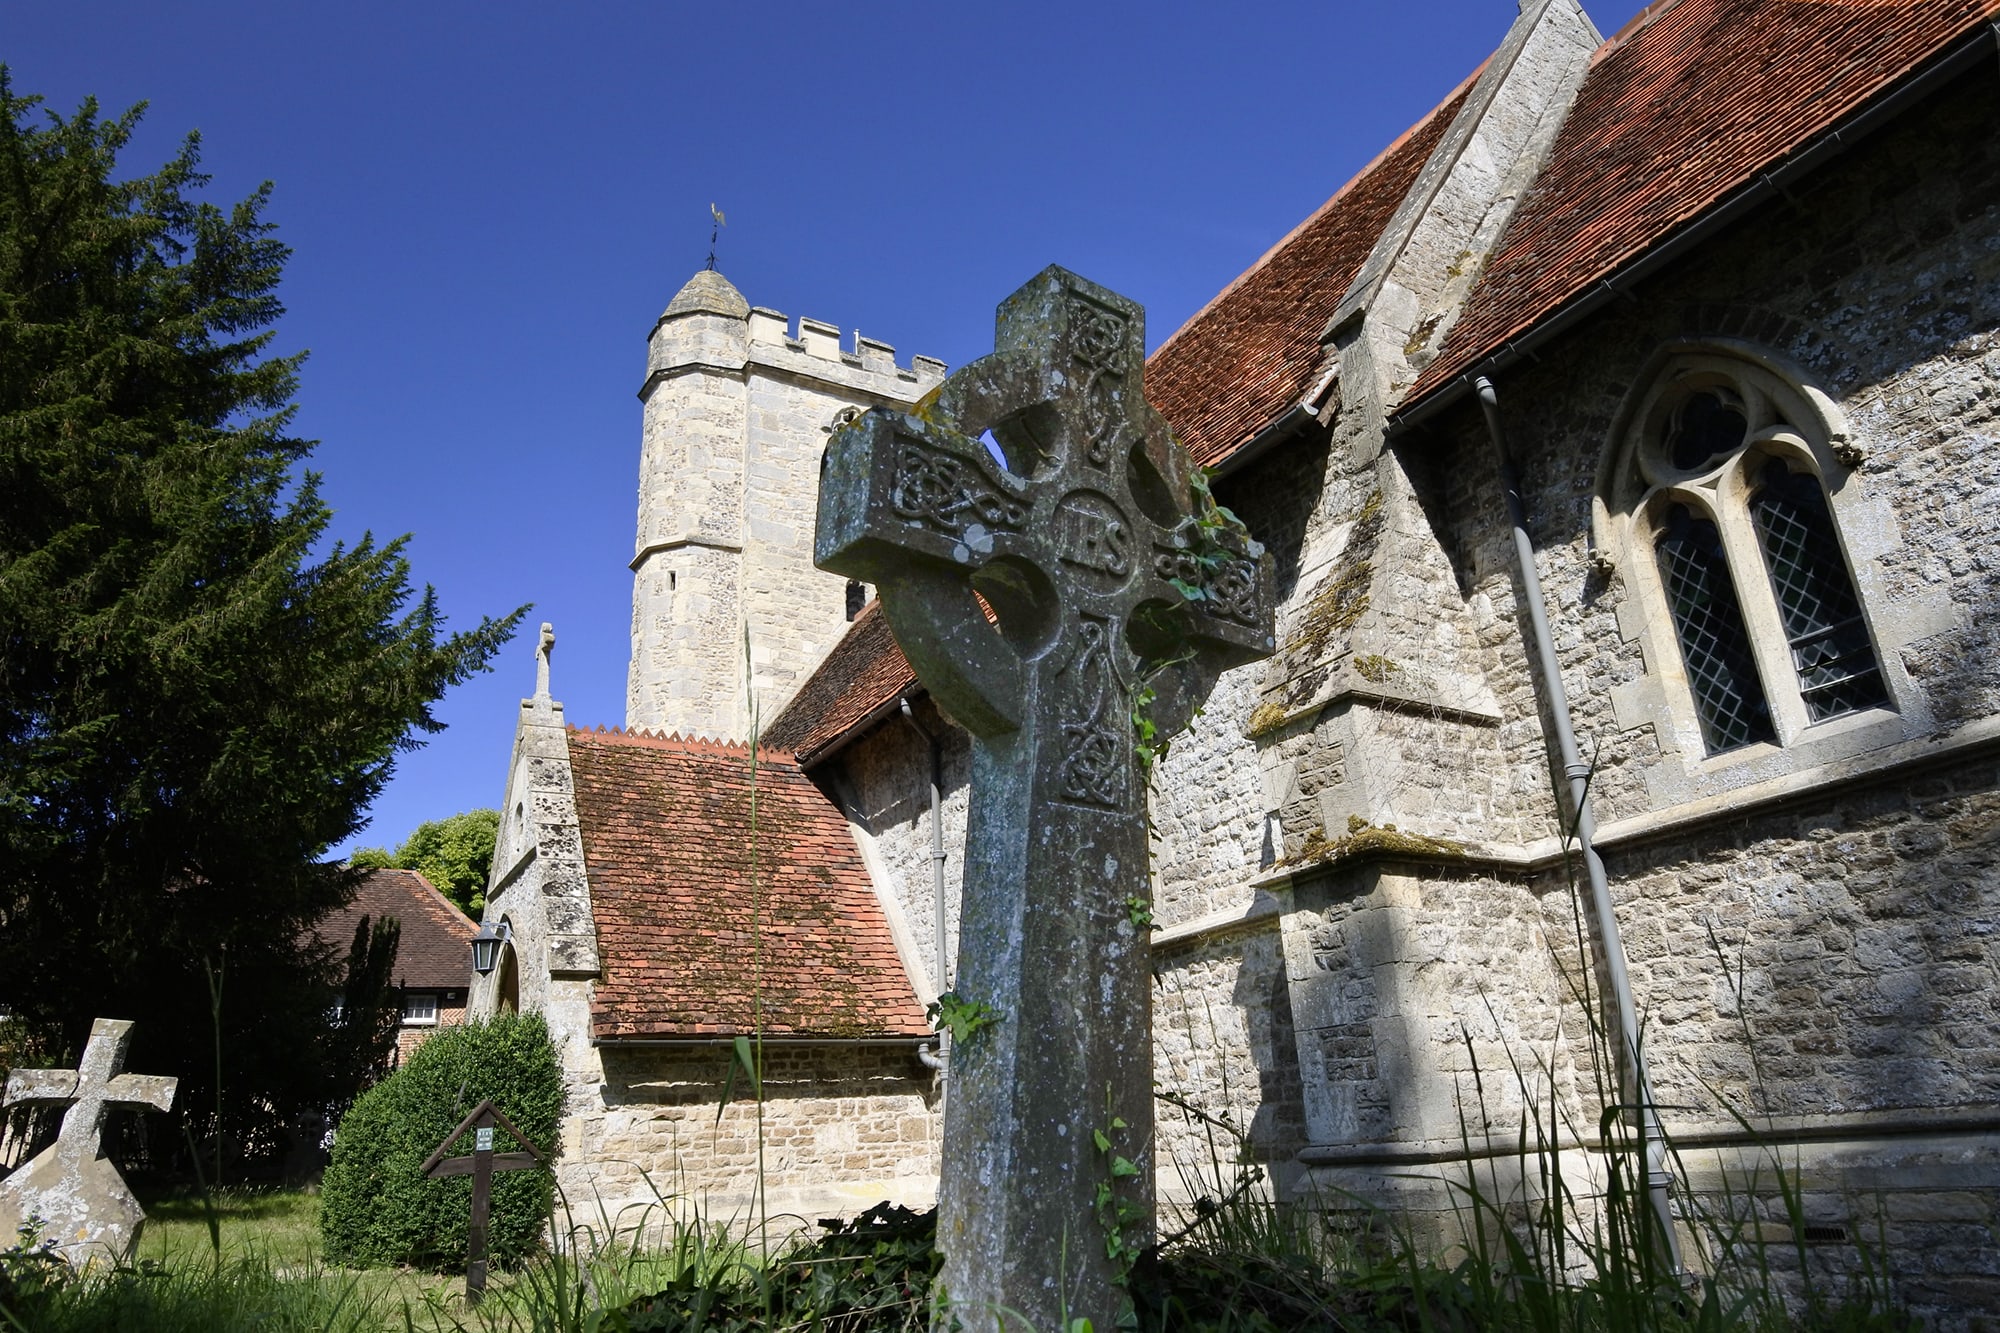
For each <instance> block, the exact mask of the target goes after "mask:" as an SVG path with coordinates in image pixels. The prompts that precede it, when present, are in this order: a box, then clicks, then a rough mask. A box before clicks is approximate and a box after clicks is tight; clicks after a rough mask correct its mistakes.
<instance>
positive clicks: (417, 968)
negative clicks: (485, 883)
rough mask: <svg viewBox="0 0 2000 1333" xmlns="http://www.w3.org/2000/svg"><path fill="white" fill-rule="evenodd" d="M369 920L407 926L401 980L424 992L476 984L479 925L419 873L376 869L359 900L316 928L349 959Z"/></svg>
mask: <svg viewBox="0 0 2000 1333" xmlns="http://www.w3.org/2000/svg"><path fill="white" fill-rule="evenodd" d="M363 916H366V917H368V919H369V920H370V921H380V920H381V919H382V918H383V917H385V916H393V917H395V918H396V920H397V921H399V922H400V923H402V927H403V935H402V940H401V942H400V943H398V944H397V946H396V973H395V981H396V983H397V984H398V985H402V986H409V987H411V988H413V989H418V990H457V991H462V990H464V989H466V988H467V987H468V986H470V985H471V984H472V937H473V936H474V935H476V934H478V933H479V927H478V926H476V925H474V924H473V922H472V920H471V918H469V917H467V916H466V915H465V913H463V912H461V911H459V910H458V909H457V908H456V907H453V906H452V905H451V902H450V900H449V899H447V898H446V897H445V896H444V895H443V894H442V893H439V892H438V891H437V890H436V889H434V888H432V887H431V882H430V881H429V880H427V879H425V878H424V877H423V876H422V875H419V874H418V873H417V872H416V871H414V870H371V871H369V872H368V877H367V878H366V879H364V880H362V881H361V888H360V891H359V892H357V893H356V894H355V895H354V901H353V902H351V903H349V904H348V905H347V906H346V907H344V908H342V909H341V910H340V911H338V912H334V913H332V914H330V915H328V916H327V917H326V918H325V919H324V920H322V921H321V922H320V923H319V925H317V926H316V927H314V928H313V934H315V935H317V936H319V938H320V939H322V940H324V941H325V942H326V943H327V944H328V945H329V946H331V947H332V949H333V950H334V953H335V955H336V956H337V957H340V958H345V957H347V951H348V949H349V948H350V947H352V945H353V944H354V927H355V925H356V924H357V923H358V922H359V921H360V920H361V918H362V917H363Z"/></svg>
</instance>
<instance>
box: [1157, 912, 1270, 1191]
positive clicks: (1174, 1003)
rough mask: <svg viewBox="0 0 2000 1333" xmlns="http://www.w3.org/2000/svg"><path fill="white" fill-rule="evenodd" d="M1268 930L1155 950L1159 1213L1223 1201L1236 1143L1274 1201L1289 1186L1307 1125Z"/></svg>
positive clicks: (1258, 926)
mask: <svg viewBox="0 0 2000 1333" xmlns="http://www.w3.org/2000/svg"><path fill="white" fill-rule="evenodd" d="M1277 924H1278V923H1277V921H1276V919H1275V918H1273V917H1266V918H1264V919H1262V920H1261V921H1259V922H1257V923H1255V924H1254V925H1252V926H1249V927H1247V928H1243V929H1237V930H1231V931H1227V932H1219V933H1215V934H1211V935H1205V936H1198V937H1194V938H1190V939H1188V940H1186V941H1184V942H1179V943H1155V945H1154V949H1153V974H1154V977H1155V978H1156V981H1157V984H1156V985H1155V986H1154V988H1153V1080H1154V1083H1155V1085H1156V1086H1157V1087H1159V1088H1161V1089H1163V1090H1165V1091H1168V1092H1170V1093H1172V1094H1173V1096H1174V1098H1175V1100H1174V1101H1173V1102H1162V1103H1161V1104H1160V1105H1159V1106H1158V1107H1156V1108H1155V1109H1156V1114H1157V1119H1156V1122H1155V1133H1156V1134H1157V1136H1158V1143H1157V1147H1156V1149H1155V1153H1154V1158H1155V1161H1156V1162H1157V1164H1158V1174H1159V1186H1160V1192H1161V1197H1162V1198H1163V1199H1164V1200H1166V1201H1168V1203H1169V1204H1176V1203H1184V1202H1186V1201H1188V1200H1190V1199H1194V1198H1200V1197H1201V1196H1202V1195H1204V1194H1206V1195H1208V1196H1209V1197H1211V1198H1218V1197H1220V1196H1221V1195H1222V1194H1224V1193H1226V1192H1227V1190H1228V1187H1229V1184H1230V1182H1231V1181H1232V1180H1233V1178H1234V1171H1235V1167H1236V1165H1237V1161H1238V1146H1239V1142H1247V1144H1248V1145H1249V1148H1250V1152H1251V1155H1252V1158H1253V1160H1255V1161H1256V1162H1258V1163H1262V1164H1264V1165H1265V1166H1266V1168H1267V1170H1270V1171H1272V1172H1273V1173H1274V1174H1276V1175H1278V1176H1279V1177H1281V1178H1280V1179H1277V1180H1274V1181H1273V1182H1272V1184H1273V1185H1274V1186H1275V1187H1276V1188H1277V1189H1278V1190H1279V1191H1280V1192H1285V1191H1287V1190H1288V1189H1289V1187H1290V1185H1291V1183H1292V1179H1291V1177H1292V1172H1293V1170H1294V1167H1293V1163H1292V1156H1293V1154H1294V1153H1296V1152H1297V1151H1298V1149H1299V1148H1300V1147H1301V1146H1303V1144H1304V1143H1305V1124H1304V1107H1303V1105H1302V1104H1301V1101H1300V1098H1299V1073H1298V1056H1297V1052H1298V1044H1297V1039H1296V1036H1295V1034H1294V1032H1293V1027H1292V1006H1291V999H1290V995H1289V992H1288V989H1287V985H1286V977H1285V958H1284V947H1283V941H1282V939H1281V938H1280V934H1279V931H1278V929H1277ZM1217 1122H1220V1123H1217Z"/></svg>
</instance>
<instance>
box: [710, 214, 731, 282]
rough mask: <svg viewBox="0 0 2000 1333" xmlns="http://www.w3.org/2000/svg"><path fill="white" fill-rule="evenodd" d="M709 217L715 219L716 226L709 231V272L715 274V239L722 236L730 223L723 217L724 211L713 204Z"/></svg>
mask: <svg viewBox="0 0 2000 1333" xmlns="http://www.w3.org/2000/svg"><path fill="white" fill-rule="evenodd" d="M708 215H709V217H711V218H713V219H715V225H714V226H712V227H710V228H709V229H708V271H709V272H710V273H713V272H715V238H716V237H717V236H719V235H721V234H722V229H723V228H724V227H726V226H728V225H729V222H728V219H726V218H724V217H723V216H722V210H721V209H719V208H717V207H716V206H715V205H714V204H713V203H711V204H710V205H709V206H708Z"/></svg>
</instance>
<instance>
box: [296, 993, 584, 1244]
mask: <svg viewBox="0 0 2000 1333" xmlns="http://www.w3.org/2000/svg"><path fill="white" fill-rule="evenodd" d="M487 1097H490V1098H492V1099H493V1104H494V1105H495V1106H497V1107H499V1108H500V1110H501V1111H502V1112H503V1113H504V1114H505V1115H506V1116H507V1118H508V1119H509V1120H511V1121H513V1122H514V1125H515V1126H516V1128H518V1129H519V1130H520V1131H521V1132H522V1133H523V1134H525V1135H527V1136H528V1138H529V1139H531V1140H532V1141H533V1142H534V1145H535V1147H536V1148H538V1149H540V1150H541V1151H542V1153H543V1154H544V1155H547V1154H548V1153H550V1151H551V1150H552V1149H553V1148H554V1146H555V1137H556V1124H557V1121H558V1119H559V1118H560V1117H561V1114H562V1100H563V1090H562V1071H561V1069H560V1068H559V1067H558V1065H557V1063H556V1051H555V1046H554V1045H553V1044H552V1043H551V1042H550V1041H549V1030H548V1027H547V1025H546V1024H544V1023H543V1022H542V1019H541V1016H540V1015H539V1014H525V1015H522V1016H520V1017H514V1016H511V1015H510V1016H504V1017H501V1018H496V1019H494V1020H492V1021H491V1022H487V1023H469V1024H466V1025H465V1026H464V1027H449V1028H440V1029H439V1030H438V1031H437V1032H435V1033H433V1034H432V1035H431V1037H430V1039H429V1040H428V1041H426V1042H425V1043H424V1044H423V1045H422V1046H420V1047H418V1048H417V1051H416V1053H415V1054H414V1055H412V1056H411V1057H410V1058H409V1060H408V1061H407V1062H406V1063H405V1064H404V1065H403V1067H402V1068H401V1069H399V1070H397V1071H396V1072H395V1073H393V1074H391V1075H389V1077H388V1078H385V1079H383V1080H382V1081H381V1082H380V1083H378V1084H376V1085H375V1086H374V1087H373V1088H370V1089H369V1090H368V1091H367V1092H365V1093H363V1094H362V1095H361V1098H360V1100H358V1101H356V1102H355V1103H354V1106H353V1109H351V1110H350V1111H348V1113H347V1114H346V1116H344V1117H343V1118H342V1119H341V1122H340V1128H339V1130H338V1131H337V1133H336V1134H335V1137H334V1143H333V1160H332V1161H331V1162H330V1163H328V1165H327V1168H326V1176H325V1179H324V1180H322V1181H321V1183H320V1205H319V1207H320V1219H319V1225H320V1236H321V1240H322V1242H323V1244H324V1245H325V1247H326V1258H327V1261H328V1262H329V1263H338V1264H350V1265H359V1266H364V1267H373V1266H377V1265H384V1264H412V1265H415V1266H417V1267H421V1268H432V1269H439V1270H444V1269H451V1268H462V1267H464V1266H465V1246H466V1227H467V1224H468V1223H469V1221H470V1219H471V1213H472V1177H471V1176H447V1177H445V1178H443V1179H440V1180H426V1179H425V1178H424V1177H423V1176H422V1175H421V1174H420V1173H419V1171H418V1168H419V1167H420V1166H422V1165H423V1162H424V1159H425V1158H426V1157H428V1156H430V1155H431V1153H432V1152H433V1151H435V1150H436V1148H437V1146H438V1145H439V1144H440V1143H443V1142H444V1139H445V1136H446V1135H447V1134H449V1133H451V1131H452V1130H453V1129H455V1128H456V1127H457V1125H458V1122H459V1121H461V1120H463V1119H464V1118H465V1116H466V1113H467V1112H469V1111H471V1110H472V1108H473V1107H475V1106H477V1105H479V1103H480V1101H481V1099H483V1098H487ZM497 1137H498V1139H499V1140H500V1141H501V1142H496V1143H495V1145H494V1146H495V1147H496V1149H498V1150H500V1151H508V1150H509V1149H508V1148H507V1147H506V1146H504V1141H505V1140H506V1138H507V1133H506V1131H505V1130H500V1131H499V1132H498V1136H497ZM471 1151H472V1135H471V1134H469V1133H468V1134H467V1135H466V1136H465V1138H463V1139H462V1140H460V1142H459V1144H458V1146H457V1147H455V1148H454V1149H453V1150H452V1155H453V1156H460V1155H464V1154H469V1153H470V1152H471ZM550 1187H551V1177H550V1174H549V1172H548V1171H546V1170H529V1171H509V1172H505V1173H497V1174H495V1175H494V1177H493V1211H492V1217H491V1221H490V1222H489V1223H488V1228H487V1246H488V1249H487V1253H488V1255H489V1256H490V1257H491V1259H492V1260H493V1262H494V1263H496V1264H516V1263H519V1262H520V1261H521V1259H522V1258H523V1257H524V1256H526V1255H527V1254H528V1253H529V1252H530V1251H532V1250H533V1249H534V1248H535V1247H536V1246H537V1245H538V1244H539V1243H540V1239H541V1235H542V1227H543V1224H544V1223H545V1222H546V1221H547V1219H548V1216H549V1195H550Z"/></svg>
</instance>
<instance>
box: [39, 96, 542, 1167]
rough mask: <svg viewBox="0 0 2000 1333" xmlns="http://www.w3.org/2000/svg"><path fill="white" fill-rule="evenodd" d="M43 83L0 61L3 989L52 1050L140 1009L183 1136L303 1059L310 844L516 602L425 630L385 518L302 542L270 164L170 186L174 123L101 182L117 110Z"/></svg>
mask: <svg viewBox="0 0 2000 1333" xmlns="http://www.w3.org/2000/svg"><path fill="white" fill-rule="evenodd" d="M39 102H40V99H38V98H35V97H30V96H23V95H18V94H17V93H16V92H15V91H14V89H13V87H12V85H11V82H9V80H8V79H7V76H6V73H5V70H4V67H0V1009H4V1010H6V1011H9V1012H11V1013H13V1014H14V1015H16V1016H17V1017H18V1018H19V1019H21V1020H22V1021H24V1022H25V1023H26V1024H27V1025H28V1027H29V1029H30V1030H31V1031H33V1032H36V1033H38V1034H41V1036H42V1041H43V1054H44V1055H46V1056H48V1057H51V1058H58V1059H59V1058H62V1057H65V1056H70V1055H73V1054H74V1053H75V1051H76V1050H77V1049H78V1048H80V1046H81V1042H82V1038H83V1036H84V1035H85V1034H86V1033H87V1032H88V1029H89V1026H90V1022H91V1019H92V1018H93V1017H95V1016H97V1015H104V1016H107V1017H121V1018H136V1019H139V1020H140V1024H139V1028H138V1031H137V1033H136V1034H135V1037H136V1040H137V1043H138V1045H137V1049H136V1050H135V1053H134V1061H135V1062H134V1065H133V1067H134V1068H137V1069H143V1070H145V1071H146V1072H148V1073H159V1074H178V1075H179V1076H180V1077H181V1079H182V1083H181V1091H180V1098H179V1101H178V1108H179V1110H178V1112H177V1113H179V1114H185V1115H188V1116H190V1117H194V1118H195V1123H194V1126H193V1127H194V1128H195V1130H196V1133H197V1136H200V1135H202V1134H206V1133H211V1132H213V1133H221V1134H223V1135H224V1136H225V1138H226V1139H227V1140H228V1141H229V1142H230V1143H231V1144H232V1145H233V1146H234V1147H235V1148H237V1149H238V1150H241V1151H252V1152H254V1151H256V1150H258V1149H260V1148H274V1147H275V1144H272V1143H269V1142H267V1141H266V1139H267V1136H268V1132H269V1130H270V1127H271V1126H272V1125H274V1124H276V1123H280V1122H281V1121H282V1118H283V1117H284V1116H285V1115H287V1114H288V1113H289V1112H290V1111H291V1110H293V1109H295V1108H298V1107H301V1106H307V1105H311V1104H313V1103H314V1102H315V1101H316V1100H320V1099H323V1098H324V1097H325V1095H326V1093H327V1091H328V1088H327V1081H328V1079H329V1076H330V1073H331V1071H330V1070H328V1069H326V1068H324V1067H323V1066H324V1065H325V1063H326V1062H325V1061H324V1060H317V1061H316V1060H315V1057H314V1055H313V1052H314V1051H315V1050H318V1049H322V1048H323V1047H325V1046H326V1044H327V1043H324V1042H319V1041H317V1039H318V1038H319V1037H321V1036H323V1035H324V1033H325V1031H326V1025H327V1024H328V1022H329V1016H328V1011H329V1009H330V1007H331V1001H332V998H333V995H334V993H335V988H336V987H337V986H338V984H339V980H340V967H339V962H340V960H337V959H335V958H333V957H331V956H330V954H331V952H332V951H331V950H328V949H325V948H324V947H315V946H313V945H311V944H309V943H302V941H305V940H307V939H308V938H309V937H308V933H307V932H308V927H309V926H310V925H311V924H312V923H313V922H315V921H316V920H318V919H319V918H320V917H321V916H323V915H324V914H325V913H326V912H327V911H328V910H330V909H331V908H333V907H334V906H336V905H338V904H340V903H342V902H344V901H345V900H346V898H347V897H348V896H349V895H350V894H351V892H352V888H351V885H352V881H353V879H354V878H355V872H352V871H349V870H345V869H342V868H339V867H335V866H329V865H324V864H321V863H320V858H321V857H322V856H323V855H324V854H325V852H326V850H327V849H328V848H329V847H331V846H333V845H334V844H336V843H338V842H340V841H342V840H343V839H345V838H347V837H349V836H351V835H352V833H353V832H354V831H355V830H356V828H357V827H358V826H359V824H360V821H361V818H362V811H363V810H364V809H365V808H366V806H367V805H368V803H369V801H370V799H371V798H372V797H374V796H375V794H376V793H377V792H379V791H380V790H381V788H382V786H383V783H384V782H385V781H386V780H387V779H388V776H389V773H390V768H391V765H392V762H393V760H394V757H395V756H396V755H397V754H398V753H399V752H403V751H406V750H408V749H410V748H412V747H413V746H415V745H416V744H418V743H419V740H418V736H419V734H420V733H424V732H430V731H436V730H438V729H439V724H438V723H437V722H436V721H435V719H434V718H433V716H432V713H431V706H432V704H433V703H434V702H435V701H436V700H437V699H438V698H439V697H440V696H441V695H442V694H443V692H444V691H445V690H446V689H447V688H448V687H450V686H452V685H455V684H457V683H459V682H461V681H463V680H465V679H466V678H467V677H468V676H469V675H471V674H472V673H474V672H476V671H479V670H481V669H483V668H484V667H485V665H486V663H487V661H488V659H489V658H490V657H491V655H492V654H493V653H494V651H495V650H496V649H497V648H498V647H499V646H500V644H501V643H503V642H504V641H505V640H506V638H507V636H508V635H509V634H511V633H512V631H513V629H514V626H515V624H516V622H517V621H518V620H519V618H520V615H521V612H519V611H516V612H515V613H514V614H512V615H509V616H506V617H503V618H500V619H497V620H494V619H487V620H484V621H482V622H481V623H480V624H479V625H478V626H477V627H476V628H474V629H472V630H470V631H468V632H463V633H457V634H450V635H447V634H445V632H444V629H443V620H442V616H441V615H440V613H439V611H438V608H437V606H436V605H435V603H434V601H433V598H432V596H431V594H430V592H429V591H428V590H426V591H425V592H424V594H423V595H422V596H413V595H412V592H411V588H410V585H409V570H408V566H407V563H406V562H405V560H404V557H403V553H402V542H401V541H400V540H399V541H392V542H389V543H387V544H383V545H377V544H376V543H375V542H374V541H373V540H372V539H371V538H370V537H367V536H364V537H362V539H361V540H360V541H359V542H358V543H355V544H353V545H351V546H350V545H346V544H334V545H332V546H331V547H330V548H322V547H320V546H319V545H318V544H319V542H320V539H321V537H322V535H323V534H324V533H326V531H327V527H328V522H329V519H330V517H331V514H330V511H329V510H328V508H327V507H326V505H325V504H324V503H323V502H322V501H321V499H320V497H319V491H318V486H317V478H316V477H315V476H314V474H312V473H311V472H303V471H300V470H299V469H300V467H301V465H302V464H303V463H304V461H305V460H306V458H307V456H308V454H309V451H310V448H311V443H310V442H309V441H306V440H302V439H298V438H296V437H295V436H294V435H292V434H291V431H290V427H291V421H292V415H293V409H292V407H291V403H292V399H293V395H294V393H295V392H296V389H297V384H298V371H299V366H300V362H301V360H302V357H303V354H300V355H295V356H275V355H271V354H269V344H270V340H271V338H272V336H273V335H272V332H271V328H272V325H273V324H274V322H275V321H276V320H277V319H278V317H279V315H280V313H281V312H282V307H281V305H280V303H279V298H278V292H277V288H278V280H279V274H280V270H281V268H282V266H283V264H284V261H285V259H286V257H287V254H288V250H287V248H286V247H285V246H284V245H283V244H281V243H280V242H279V241H278V240H277V239H275V237H274V236H273V235H272V231H273V227H272V224H270V223H268V222H266V221H264V219H263V210H264V208H265V205H266V203H267V202H268V199H269V197H270V186H269V185H268V183H267V184H266V185H265V186H264V187H262V188H260V189H259V190H258V191H256V192H255V193H254V194H252V195H251V196H250V197H249V198H248V199H246V200H244V201H243V202H241V203H239V204H236V205H235V206H234V207H233V208H230V209H227V210H224V209H220V208H217V207H216V206H215V205H213V204H210V203H207V202H203V201H200V200H199V199H197V198H196V197H195V196H196V194H197V192H198V191H199V189H200V188H201V186H202V185H203V184H204V183H205V181H206V177H205V176H204V175H203V174H202V173H201V171H200V170H199V165H198V148H199V143H198V140H197V138H196V137H195V136H192V135H190V136H189V137H188V139H187V140H186V142H185V143H184V145H183V146H182V148H181V150H180V151H179V153H178V154H177V155H176V156H175V157H174V158H173V159H172V160H171V161H169V162H168V163H167V164H166V165H165V166H163V167H162V168H160V169H159V170H158V171H156V172H153V173H152V174H150V175H143V176H137V177H133V178H130V179H125V180H120V179H118V178H117V177H116V174H115V172H116V165H117V164H116V158H117V154H118V152H119V150H120V149H121V148H123V147H124V146H125V145H126V143H127V142H128V140H129V138H130V135H131V132H132V129H133V126H134V125H135V123H136V122H137V120H138V116H139V114H140V112H141V111H142V110H143V107H140V108H134V109H133V110H132V111H129V112H127V113H126V114H124V115H123V116H120V117H118V118H116V119H112V120H104V119H101V118H100V117H99V116H98V114H97V108H96V106H95V104H94V103H90V102H86V103H85V104H84V105H83V106H82V108H81V109H79V111H78V112H77V113H76V114H75V115H74V116H71V117H67V118H65V117H62V116H60V115H57V114H54V113H51V112H47V111H43V110H41V109H40V107H39ZM212 981H213V982H215V983H218V984H219V985H220V988H221V990H220V996H219V999H220V1005H219V1012H220V1033H219V1038H220V1040H219V1045H220V1049H221V1064H222V1066H223V1072H222V1081H223V1083H224V1085H225V1086H224V1088H223V1095H222V1097H221V1101H220V1104H221V1106H222V1107H223V1108H224V1110H223V1113H222V1116H223V1122H224V1123H219V1124H217V1123H210V1121H212V1120H213V1118H214V1108H215V1107H216V1105H217V1099H216V1095H215V1089H214V1087H213V1083H214V1074H213V1071H214V1068H215V1064H216V1055H215V1052H216V1048H217V1045H218V1033H217V1032H216V1031H215V1030H214V1029H213V1027H212V1022H211V1019H212V1008H211V999H212V998H214V997H213V996H212V989H211V982H212ZM204 1155H206V1154H204Z"/></svg>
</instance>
